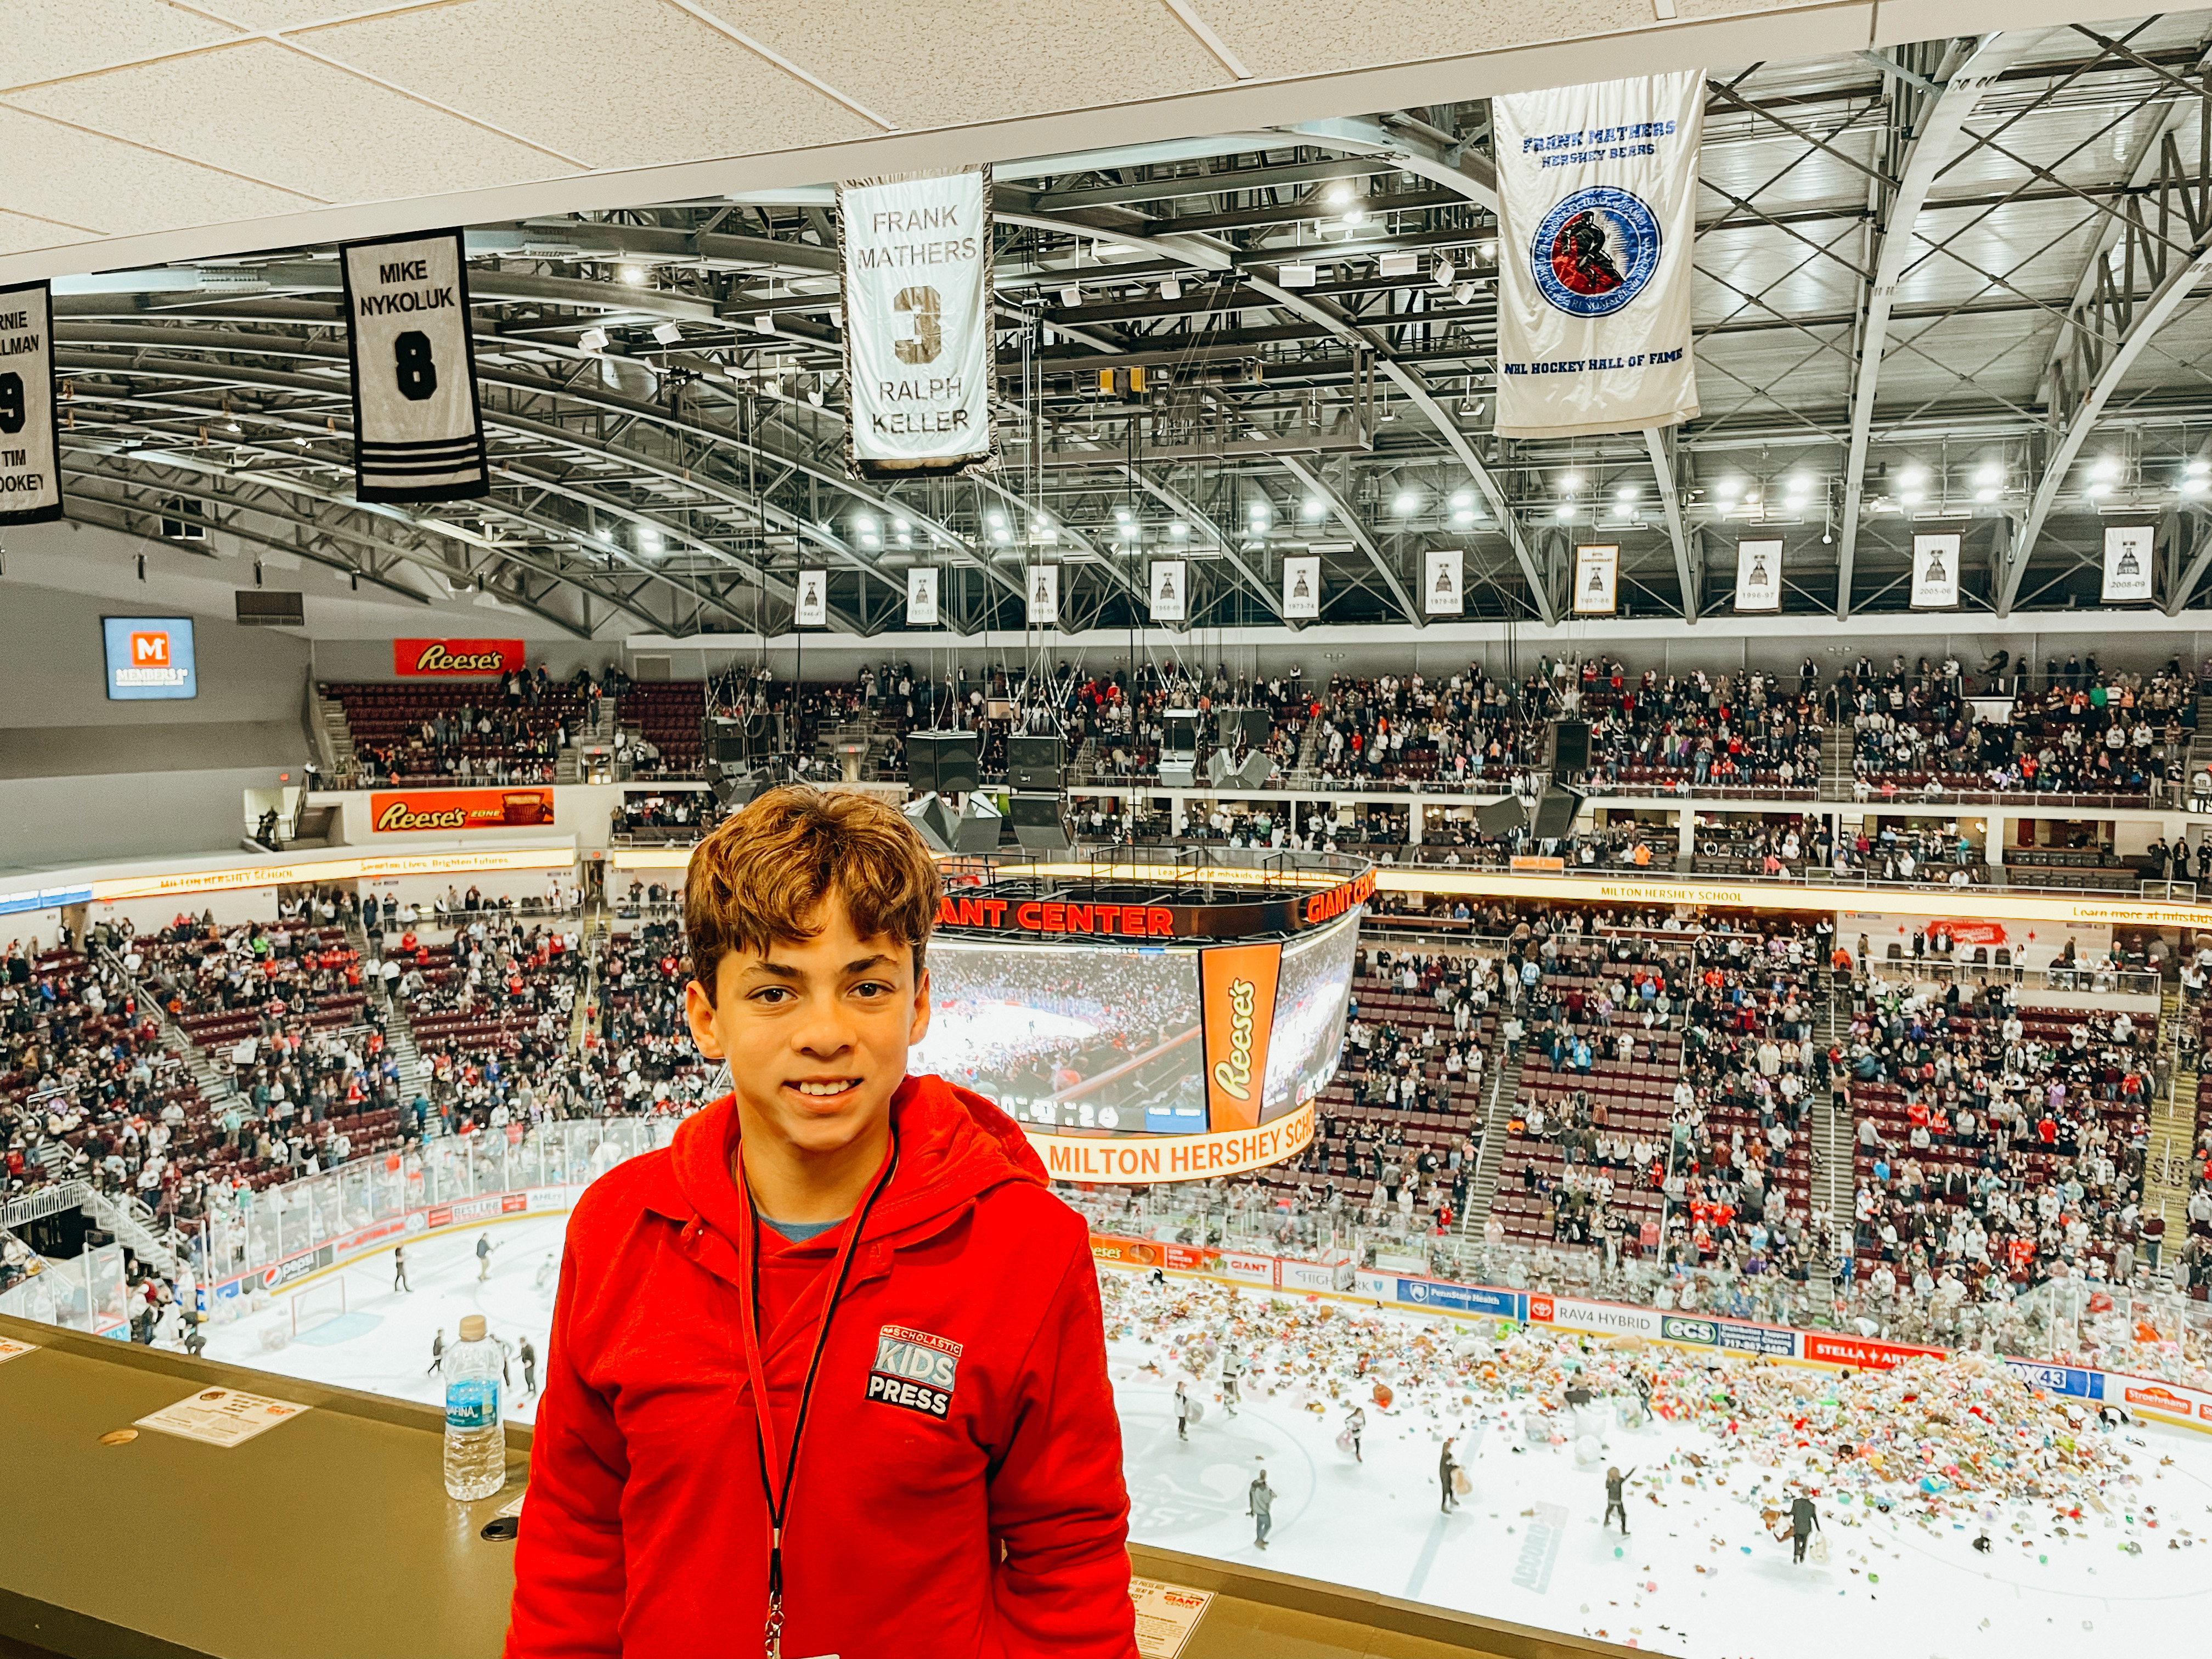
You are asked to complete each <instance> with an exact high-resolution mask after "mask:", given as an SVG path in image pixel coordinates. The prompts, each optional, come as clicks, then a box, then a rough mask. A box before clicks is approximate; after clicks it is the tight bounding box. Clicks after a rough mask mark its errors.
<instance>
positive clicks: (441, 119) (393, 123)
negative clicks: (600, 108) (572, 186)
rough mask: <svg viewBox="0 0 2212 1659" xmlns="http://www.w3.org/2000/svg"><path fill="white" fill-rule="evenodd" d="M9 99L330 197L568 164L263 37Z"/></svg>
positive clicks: (406, 190)
mask: <svg viewBox="0 0 2212 1659" xmlns="http://www.w3.org/2000/svg"><path fill="white" fill-rule="evenodd" d="M12 101H14V102H15V103H16V104H18V105H20V106H22V107H24V108H26V109H33V110H36V111H38V112H40V113H42V114H49V115H52V116H55V117H57V118H59V119H62V120H64V121H73V122H76V123H77V124H79V125H82V126H87V127H91V128H94V129H95V130H97V131H101V132H109V133H113V134H114V135H115V136H116V137H119V138H126V139H129V140H130V141H131V142H132V143H138V144H144V145H147V146H149V147H150V148H152V149H159V150H165V151H167V152H169V153H171V154H173V155H181V156H187V157H190V158H191V159H192V160H194V161H204V162H206V163H207V164H209V165H210V166H212V167H224V168H228V169H230V170H232V171H234V172H236V173H243V174H245V175H246V177H248V178H252V179H264V180H265V181H267V182H268V183H270V184H273V185H282V186H283V187H284V188H286V189H289V190H295V191H305V192H307V193H308V194H310V195H313V196H317V197H321V198H323V199H324V200H325V201H330V202H360V201H376V200H383V199H386V198H388V197H399V196H424V195H435V194H439V193H441V192H444V191H453V190H465V189H468V188H471V187H472V186H477V185H497V184H507V183H513V182H517V181H520V180H525V179H543V178H547V177H551V176H555V175H558V174H563V173H570V172H573V171H574V169H573V168H572V167H568V166H566V165H565V164H563V163H562V162H560V161H556V160H555V159H554V158H553V157H552V156H550V155H546V154H545V153H544V151H543V150H540V149H534V148H532V147H531V146H529V145H527V144H523V143H516V142H515V141H513V140H512V139H509V138H505V137H501V136H500V135H498V134H496V133H494V132H489V131H485V130H484V129H483V128H482V127H479V126H476V125H472V124H471V123H469V122H467V121H464V120H462V119H460V118H459V117H457V116H453V115H448V114H447V113H446V112H443V111H441V110H436V109H433V108H431V107H429V106H428V105H426V104H424V103H422V102H421V101H420V100H416V99H413V98H410V97H408V96H406V95H405V94H402V93H398V92H394V91H392V90H390V89H389V88H384V87H380V86H377V85H375V84H374V83H373V82H368V81H365V80H363V79H362V77H361V76H357V75H350V74H348V73H347V72H346V71H345V70H342V69H337V68H334V67H332V66H331V65H330V64H320V63H317V62H316V61H315V60H314V59H313V58H307V57H304V56H302V55H301V53H299V52H291V51H288V50H287V49H286V48H284V47H283V46H277V45H276V44H275V43H273V42H270V41H252V42H249V43H247V44H246V45H243V46H232V47H228V48H226V49H224V50H222V51H218V52H199V53H197V54H195V55H193V56H191V57H189V58H169V59H166V60H164V61H163V62H161V63H158V64H143V65H139V66H137V67H135V68H131V69H124V70H114V71H112V72H111V73H109V74H106V75H96V76H86V77H84V78H82V79H80V80H76V81H68V82H62V83H61V84H60V85H58V86H52V87H41V88H35V89H33V90H32V91H29V92H26V93H21V94H17V95H16V97H15V99H14V100H12Z"/></svg>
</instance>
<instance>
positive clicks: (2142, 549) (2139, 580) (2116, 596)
mask: <svg viewBox="0 0 2212 1659" xmlns="http://www.w3.org/2000/svg"><path fill="white" fill-rule="evenodd" d="M2156 536H2157V532H2156V530H2155V529H2154V527H2153V526H2150V525H2147V524H2116V525H2111V526H2106V531H2105V596H2104V597H2105V603H2106V605H2130V604H2136V603H2140V602H2141V601H2142V600H2144V599H2149V598H2150V597H2151V583H2152V572H2153V571H2154V569H2155V568H2156V567H2155V566H2154V564H2152V562H2151V547H2152V544H2153V543H2154V539H2155V538H2156Z"/></svg>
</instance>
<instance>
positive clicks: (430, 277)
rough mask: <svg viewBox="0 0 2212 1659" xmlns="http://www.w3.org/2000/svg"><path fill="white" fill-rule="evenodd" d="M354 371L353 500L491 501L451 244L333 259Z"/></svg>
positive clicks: (439, 235) (368, 249) (349, 250)
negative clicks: (339, 278) (479, 497)
mask: <svg viewBox="0 0 2212 1659" xmlns="http://www.w3.org/2000/svg"><path fill="white" fill-rule="evenodd" d="M338 269H339V270H340V272H341V273H342V275H343V280H344V283H345V310H346V322H347V327H346V346H347V349H348V350H349V352H350V353H351V355H352V360H353V434H354V439H353V455H354V460H353V465H354V493H355V495H356V496H358V497H359V498H360V499H361V500H362V501H460V500H465V499H467V498H470V497H472V496H477V495H489V494H490V493H491V462H490V459H489V456H488V455H487V454H486V453H485V449H484V432H483V411H482V410H481V409H480V408H479V407H478V406H477V359H476V343H475V340H474V338H473V337H472V336H471V333H470V330H469V268H468V259H467V257H466V254H465V251H464V249H463V247H462V243H461V233H460V232H459V231H458V230H441V231H437V232H434V233H431V234H416V235H408V236H392V237H385V238H382V239H380V240H375V241H369V242H353V243H349V244H348V245H347V246H345V247H343V248H342V249H341V250H339V259H338Z"/></svg>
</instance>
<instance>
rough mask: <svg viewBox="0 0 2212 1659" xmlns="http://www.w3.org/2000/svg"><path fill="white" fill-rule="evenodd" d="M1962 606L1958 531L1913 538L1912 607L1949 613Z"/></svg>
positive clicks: (1919, 609)
mask: <svg viewBox="0 0 2212 1659" xmlns="http://www.w3.org/2000/svg"><path fill="white" fill-rule="evenodd" d="M1958 603H1959V538H1958V535H1957V533H1956V532H1948V533H1945V534H1941V535H1928V536H1915V537H1914V538H1912V608H1913V609H1914V610H1915V611H1950V610H1954V609H1956V608H1957V606H1958Z"/></svg>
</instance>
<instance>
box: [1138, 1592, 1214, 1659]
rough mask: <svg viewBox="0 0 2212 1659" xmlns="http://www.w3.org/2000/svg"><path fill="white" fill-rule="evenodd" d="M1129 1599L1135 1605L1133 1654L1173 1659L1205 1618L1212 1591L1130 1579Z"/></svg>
mask: <svg viewBox="0 0 2212 1659" xmlns="http://www.w3.org/2000/svg"><path fill="white" fill-rule="evenodd" d="M1129 1599H1130V1600H1131V1601H1133V1602H1135V1603H1136V1604H1137V1651H1138V1652H1139V1654H1141V1655H1142V1656H1143V1659H1176V1655H1177V1654H1179V1653H1181V1652H1182V1650H1183V1644H1184V1643H1186V1642H1188V1641H1189V1640H1190V1633H1191V1632H1193V1631H1194V1630H1196V1629H1197V1628H1198V1621H1199V1620H1201V1619H1203V1618H1204V1617H1206V1607H1207V1604H1208V1603H1210V1602H1211V1601H1212V1600H1213V1592H1212V1591H1211V1590H1200V1589H1189V1588H1188V1586H1186V1585H1182V1584H1164V1583H1160V1581H1159V1580H1158V1579H1156V1578H1132V1579H1131V1580H1130V1581H1129Z"/></svg>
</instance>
